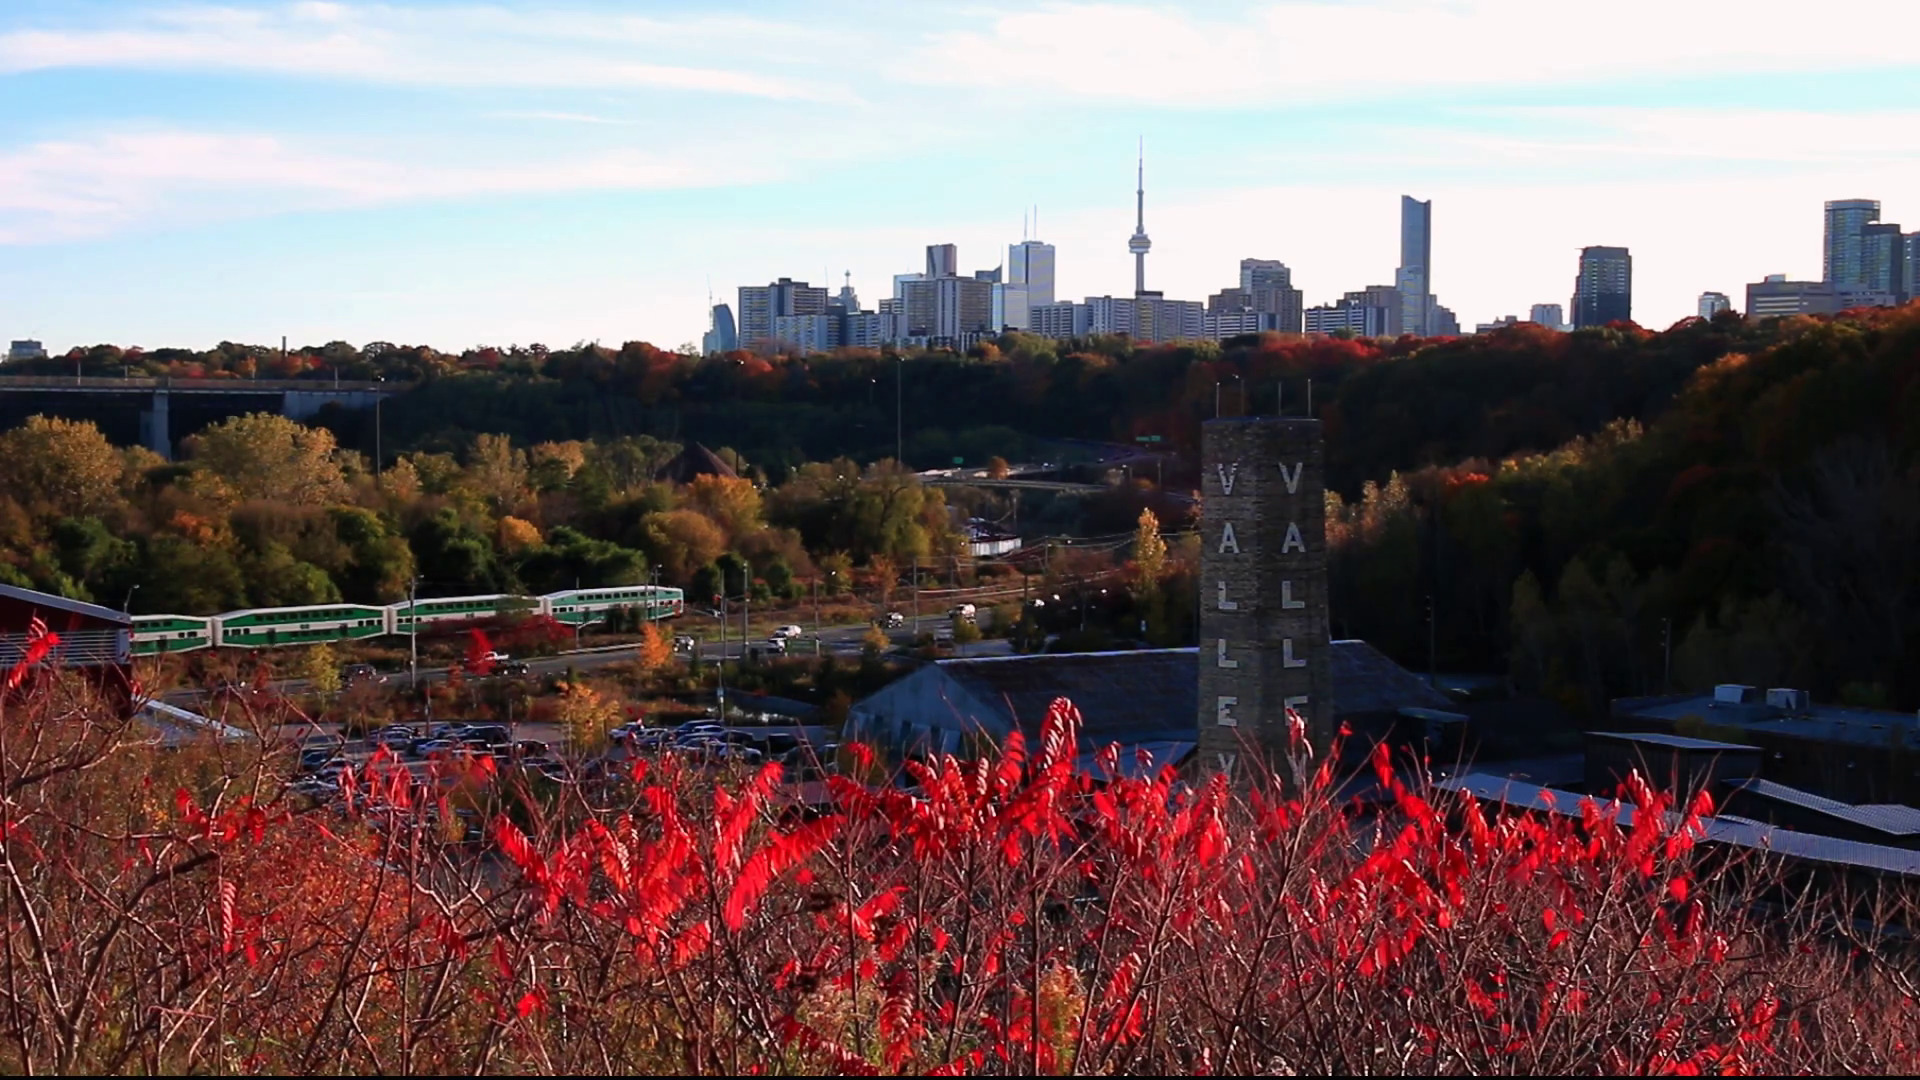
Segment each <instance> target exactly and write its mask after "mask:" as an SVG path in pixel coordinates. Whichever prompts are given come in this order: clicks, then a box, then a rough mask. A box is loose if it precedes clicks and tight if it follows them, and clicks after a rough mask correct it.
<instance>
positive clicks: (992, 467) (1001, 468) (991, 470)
mask: <svg viewBox="0 0 1920 1080" xmlns="http://www.w3.org/2000/svg"><path fill="white" fill-rule="evenodd" d="M1012 472H1013V467H1012V466H1010V465H1008V464H1007V459H1006V458H1003V457H1001V456H1000V455H999V454H995V455H993V456H992V457H990V458H988V459H987V475H988V476H990V477H992V478H993V479H995V480H1005V479H1006V478H1007V477H1008V475H1010V474H1011V473H1012Z"/></svg>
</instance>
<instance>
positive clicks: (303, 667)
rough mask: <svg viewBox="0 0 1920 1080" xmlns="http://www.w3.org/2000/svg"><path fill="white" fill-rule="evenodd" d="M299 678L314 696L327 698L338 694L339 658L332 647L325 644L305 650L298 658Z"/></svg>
mask: <svg viewBox="0 0 1920 1080" xmlns="http://www.w3.org/2000/svg"><path fill="white" fill-rule="evenodd" d="M300 677H301V678H303V679H305V680H307V685H308V686H309V687H311V688H312V689H313V692H314V693H316V694H322V695H325V696H328V697H331V696H333V695H334V694H337V693H339V692H340V658H339V656H337V655H335V653H334V651H333V646H331V645H327V644H325V643H322V644H319V645H314V646H312V647H310V648H309V649H307V654H306V655H305V656H303V657H301V658H300Z"/></svg>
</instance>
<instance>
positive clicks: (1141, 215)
mask: <svg viewBox="0 0 1920 1080" xmlns="http://www.w3.org/2000/svg"><path fill="white" fill-rule="evenodd" d="M1133 194H1134V213H1135V217H1134V223H1133V238H1132V239H1130V240H1128V241H1127V250H1128V251H1131V252H1133V295H1135V296H1141V295H1144V294H1145V293H1146V291H1147V252H1148V251H1149V250H1150V249H1152V247H1153V241H1151V240H1149V239H1147V141H1146V140H1145V139H1141V140H1140V171H1139V175H1138V180H1137V186H1136V187H1135V188H1134V192H1133Z"/></svg>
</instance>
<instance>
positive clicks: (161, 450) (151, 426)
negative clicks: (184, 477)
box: [123, 390, 173, 461]
mask: <svg viewBox="0 0 1920 1080" xmlns="http://www.w3.org/2000/svg"><path fill="white" fill-rule="evenodd" d="M167 404H168V402H167V392H166V391H165V390H155V391H154V392H153V406H152V407H151V408H148V409H145V410H142V411H141V413H140V444H141V445H142V446H145V447H146V448H147V449H149V450H151V451H153V452H154V453H156V454H159V455H160V456H161V457H163V458H165V459H167V460H168V461H172V460H173V433H172V431H171V426H170V425H169V424H168V422H167ZM123 415H124V414H123Z"/></svg>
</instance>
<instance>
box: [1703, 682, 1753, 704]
mask: <svg viewBox="0 0 1920 1080" xmlns="http://www.w3.org/2000/svg"><path fill="white" fill-rule="evenodd" d="M1713 701H1714V704H1716V705H1753V704H1757V703H1758V702H1759V701H1760V691H1759V689H1758V688H1757V687H1752V686H1747V685H1745V684H1743V683H1721V684H1720V685H1719V686H1716V687H1714V688H1713Z"/></svg>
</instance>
